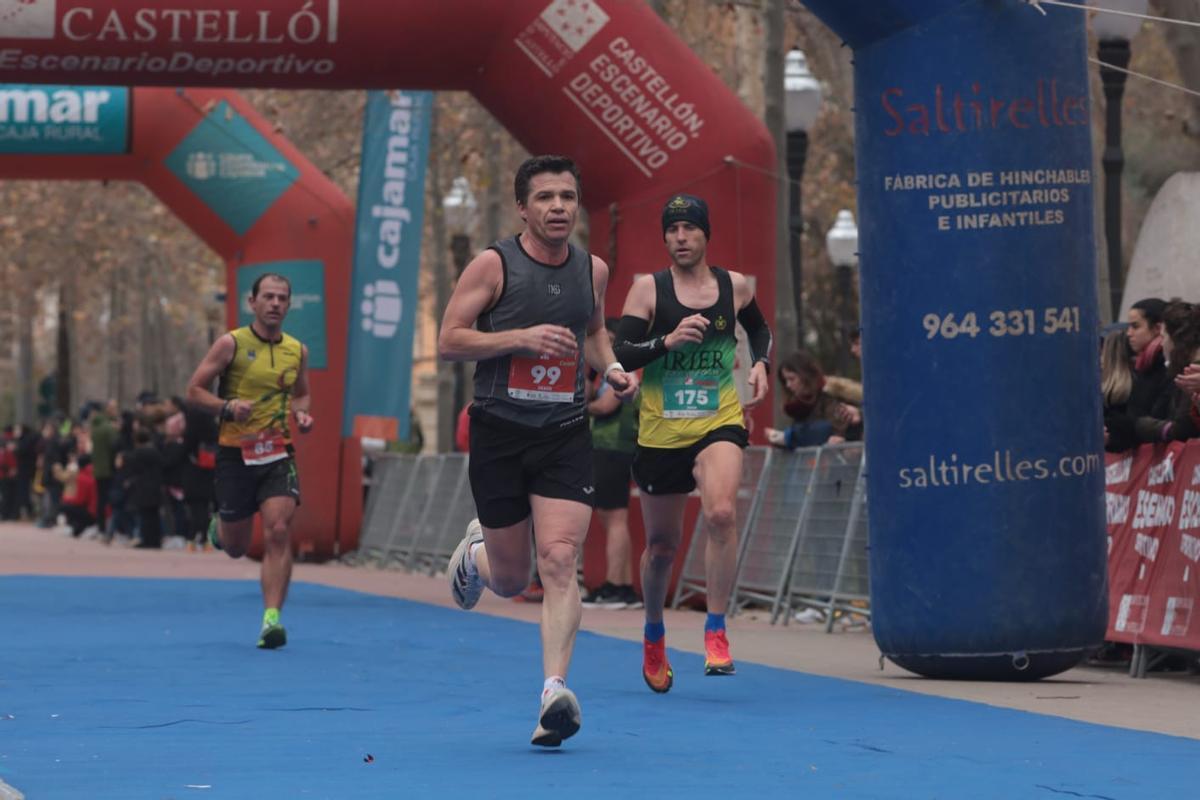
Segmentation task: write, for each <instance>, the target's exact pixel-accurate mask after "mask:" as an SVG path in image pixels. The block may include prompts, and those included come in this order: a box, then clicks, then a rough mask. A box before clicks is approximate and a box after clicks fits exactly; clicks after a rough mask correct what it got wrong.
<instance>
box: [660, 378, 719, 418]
mask: <svg viewBox="0 0 1200 800" xmlns="http://www.w3.org/2000/svg"><path fill="white" fill-rule="evenodd" d="M720 405H721V391H720V387H719V385H718V384H717V379H716V378H699V377H696V376H694V375H686V374H680V373H667V374H666V375H664V376H663V416H664V417H666V418H668V419H688V418H693V417H711V416H713V415H714V414H716V413H717V409H718V408H720Z"/></svg>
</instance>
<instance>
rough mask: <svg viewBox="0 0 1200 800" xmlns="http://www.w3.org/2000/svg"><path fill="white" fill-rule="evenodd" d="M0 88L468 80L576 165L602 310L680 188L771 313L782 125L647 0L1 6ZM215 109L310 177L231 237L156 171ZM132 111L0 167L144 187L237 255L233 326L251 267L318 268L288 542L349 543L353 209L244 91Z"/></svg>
mask: <svg viewBox="0 0 1200 800" xmlns="http://www.w3.org/2000/svg"><path fill="white" fill-rule="evenodd" d="M231 5H232V6H236V7H235V8H231ZM0 82H5V83H54V84H108V85H121V84H129V85H134V84H136V85H139V86H156V85H157V86H191V87H199V86H213V87H278V88H292V89H301V88H343V89H345V88H392V87H405V88H413V89H435V90H465V91H470V92H471V93H472V94H474V95H475V97H476V98H477V99H478V100H479V101H480V102H481V103H482V104H483V105H484V106H486V107H487V108H488V110H489V111H491V112H492V114H493V115H494V116H495V117H496V118H497V119H498V120H500V121H501V122H502V123H504V124H505V125H506V126H507V127H508V129H509V130H510V131H511V132H512V133H513V135H514V136H516V138H517V139H518V140H519V141H520V142H521V143H522V144H523V145H524V146H525V147H526V148H527V149H528V150H530V151H531V152H556V153H565V154H567V155H570V156H572V157H573V158H574V159H575V160H576V161H577V162H578V163H579V165H580V168H581V171H582V173H583V200H584V204H585V205H586V206H587V209H588V211H589V213H590V218H591V235H592V250H593V251H594V252H595V253H596V254H597V255H600V256H601V257H603V258H605V259H606V260H607V261H608V262H609V263H610V264H611V265H612V267H613V275H614V278H613V285H612V288H611V289H610V297H609V309H608V311H609V313H617V312H618V311H619V306H620V304H621V302H622V298H623V297H624V292H625V290H626V289H627V288H628V286H629V283H630V281H631V279H632V277H633V275H635V274H637V273H639V272H645V271H649V270H653V269H658V268H661V267H662V266H663V265H664V262H665V253H664V251H663V248H662V246H661V241H662V236H661V229H660V227H659V209H660V208H661V204H662V203H663V202H664V201H665V200H666V199H667V197H668V195H670V194H671V193H673V192H676V191H680V190H686V191H689V192H691V193H694V194H698V195H701V196H703V197H705V198H706V199H707V200H708V202H709V206H710V209H711V218H712V230H713V238H712V241H711V244H710V260H711V261H712V262H713V263H716V264H721V265H724V266H729V267H732V268H735V269H739V270H741V271H743V272H747V273H750V274H752V275H754V276H756V278H757V287H758V294H759V297H760V305H761V306H762V307H763V308H764V309H767V310H769V309H772V308H773V307H774V281H773V274H774V264H775V186H776V184H775V181H774V179H773V178H772V177H771V172H773V171H774V168H775V148H774V144H773V143H772V140H771V137H770V135H769V134H768V132H767V131H766V129H765V128H764V126H763V125H762V124H761V122H760V121H759V120H758V119H757V118H756V117H754V115H753V114H751V113H750V112H749V111H748V110H747V109H746V108H745V107H744V106H743V105H742V103H741V102H740V101H739V100H738V98H737V97H736V96H735V95H734V94H733V93H732V92H731V91H730V90H729V89H728V88H727V87H726V86H725V85H724V83H722V82H721V80H720V79H719V78H718V77H717V76H716V75H715V74H714V73H713V71H712V70H711V69H710V68H709V67H708V66H707V65H705V64H704V63H703V62H702V61H700V60H699V59H698V58H697V57H696V56H695V54H694V53H692V52H691V50H689V49H688V47H687V46H686V45H685V44H684V43H683V42H682V41H680V40H679V39H678V37H676V36H675V34H674V33H673V32H672V31H671V30H670V29H669V28H668V27H667V26H666V25H665V24H664V23H663V22H662V21H661V20H660V19H659V18H658V17H657V16H656V15H655V14H654V13H653V12H652V11H651V10H650V8H649V7H648V6H647V5H646V4H645V3H643V2H635V1H634V0H511V1H510V2H507V3H503V4H498V3H495V2H490V0H444V1H443V2H437V3H433V2H425V1H424V0H408V1H407V2H391V3H342V2H340V0H240V2H238V3H236V4H230V3H229V2H227V0H171V2H167V3H164V2H159V0H121V2H117V1H116V0H0ZM221 100H225V101H227V102H228V103H229V105H230V107H232V108H233V109H235V110H236V111H237V112H238V113H240V114H241V115H242V116H244V117H245V118H246V119H247V120H248V121H250V122H251V124H252V125H253V126H254V127H255V128H256V129H257V130H258V132H259V133H261V134H262V135H263V136H264V137H266V138H267V139H269V141H270V142H271V144H272V145H274V146H275V147H276V148H277V149H278V150H279V151H280V152H281V153H283V154H284V155H286V157H287V158H288V159H289V160H290V161H291V162H292V163H293V164H294V165H296V166H297V168H298V169H299V171H300V173H301V175H300V179H299V180H297V181H296V182H295V183H294V184H293V185H292V186H291V188H290V189H289V190H288V191H287V192H285V193H284V194H282V195H281V196H280V197H278V199H276V200H275V201H274V203H273V205H271V206H270V208H269V209H268V210H267V211H266V212H265V213H264V214H263V215H262V216H261V218H259V219H258V220H257V221H256V222H255V223H254V224H253V225H252V226H251V227H250V228H249V229H248V230H245V231H243V232H241V233H238V232H237V231H234V230H233V229H231V228H230V227H229V225H228V224H227V223H226V222H225V221H224V220H222V219H220V218H218V217H216V216H215V215H214V214H213V213H212V212H211V211H210V210H209V208H208V207H207V206H206V205H205V204H204V203H203V202H200V201H199V200H198V199H197V198H196V197H195V195H193V194H192V192H191V190H190V189H189V188H188V187H187V186H186V185H184V184H183V183H182V182H181V181H180V180H179V179H178V178H177V177H176V174H175V173H173V172H171V171H170V170H169V169H167V168H166V167H165V166H164V159H165V158H166V156H167V155H168V154H169V153H171V152H172V151H173V150H174V148H175V146H176V145H177V144H178V143H179V142H180V141H181V140H182V139H183V138H184V137H185V136H187V135H188V133H189V132H190V131H191V130H192V129H193V128H194V127H195V125H196V124H197V123H198V122H199V119H200V117H201V116H202V114H203V113H204V112H205V111H206V110H208V109H209V108H211V107H212V104H213V103H218V102H220V101H221ZM133 109H134V111H133V113H134V134H133V148H132V153H131V154H130V155H128V156H112V157H98V156H94V157H88V156H73V157H51V156H46V157H28V156H23V157H21V158H20V159H15V158H11V157H10V158H0V177H9V178H43V179H44V178H60V179H64V178H69V179H87V178H94V179H126V180H138V181H142V182H144V183H145V184H146V185H147V186H149V187H150V189H151V190H152V191H154V192H155V193H156V194H157V195H158V196H159V197H160V198H162V200H163V202H164V203H166V204H167V205H168V206H169V207H170V208H171V209H172V210H173V211H174V212H175V213H176V214H178V215H179V216H180V217H181V219H183V221H184V222H185V223H186V224H188V225H189V226H191V227H192V228H193V229H194V230H195V231H196V232H197V234H198V235H199V236H200V237H201V238H203V239H204V240H205V241H206V242H208V243H209V244H210V245H211V246H212V247H213V248H214V249H215V250H216V251H217V252H219V253H221V254H222V256H223V257H225V258H226V260H227V261H228V262H229V264H230V269H229V280H230V281H231V283H230V289H231V291H230V298H231V299H230V308H229V316H230V318H231V320H232V319H233V318H234V317H235V315H236V303H237V297H236V295H237V292H236V291H232V289H234V288H235V286H236V283H235V281H236V267H237V266H238V265H239V264H242V263H261V262H264V261H273V260H281V259H290V258H304V259H318V258H319V259H321V260H323V261H324V264H325V269H324V283H325V301H326V304H327V309H326V325H327V340H328V363H327V366H326V368H325V369H323V370H314V373H313V385H314V392H315V398H314V400H315V402H314V410H315V413H316V414H317V415H318V416H319V418H320V419H322V420H325V421H326V422H325V423H324V424H322V425H321V426H320V432H319V433H315V434H314V436H313V437H310V438H309V440H308V441H307V442H305V443H304V445H303V446H302V449H301V451H300V458H301V462H302V466H301V469H302V475H303V477H304V481H305V485H306V489H307V493H306V496H307V497H310V498H314V499H315V498H318V497H319V498H321V501H322V502H319V503H318V502H310V503H306V504H305V505H304V506H303V507H302V509H301V519H300V520H299V523H298V529H297V535H298V540H299V541H300V542H302V547H306V548H308V549H310V550H312V551H313V552H314V554H315V555H316V556H318V557H322V556H328V555H332V554H334V553H336V552H339V551H344V550H346V549H349V548H352V547H354V546H355V544H356V542H357V533H358V523H359V513H360V512H359V510H358V507H359V504H358V502H357V498H358V496H359V492H360V487H359V486H358V485H357V484H358V460H357V451H356V449H355V446H354V444H353V443H352V442H341V441H339V439H338V438H337V429H338V424H337V423H338V422H339V421H340V417H341V406H342V400H341V392H342V386H343V380H344V375H343V370H344V360H345V344H346V341H345V339H346V333H345V332H346V321H347V317H348V311H349V302H350V298H349V297H348V294H347V292H348V286H349V277H350V275H349V268H348V267H349V263H350V255H351V247H352V231H351V228H352V224H353V212H352V209H351V208H350V205H349V204H348V202H347V200H346V199H345V198H344V197H343V196H342V195H341V193H340V192H338V191H337V190H336V188H335V187H333V186H332V185H330V184H329V182H328V181H326V180H325V179H324V178H323V177H322V176H321V175H320V173H318V172H317V171H316V170H314V169H313V168H312V167H311V166H310V165H308V164H307V162H306V161H305V160H304V159H303V157H302V156H301V155H300V154H299V153H297V152H295V149H294V148H292V147H291V146H290V145H288V144H287V142H286V141H284V140H282V138H281V137H279V136H277V135H274V134H273V133H272V132H271V131H270V130H269V128H267V127H266V126H265V125H264V124H263V123H262V121H261V120H259V119H258V118H257V117H256V116H255V115H254V113H253V111H252V110H251V109H250V108H248V107H246V104H245V103H244V102H242V101H240V100H239V99H238V98H237V97H236V95H233V94H231V93H229V92H226V91H214V90H203V89H195V88H192V89H187V90H181V91H180V92H176V91H175V90H170V89H158V90H156V89H138V90H137V91H136V92H135V95H134V100H133ZM345 122H346V124H347V125H358V124H359V121H358V120H346V121H345ZM758 413H759V415H760V416H759V418H758V420H757V421H758V422H759V423H760V424H765V423H766V422H767V421H768V417H767V416H766V415H767V414H768V413H769V412H767V411H765V410H762V411H760V412H758ZM334 487H337V488H336V489H335V488H334ZM335 497H336V498H337V502H331V501H332V500H333V499H334V498H335Z"/></svg>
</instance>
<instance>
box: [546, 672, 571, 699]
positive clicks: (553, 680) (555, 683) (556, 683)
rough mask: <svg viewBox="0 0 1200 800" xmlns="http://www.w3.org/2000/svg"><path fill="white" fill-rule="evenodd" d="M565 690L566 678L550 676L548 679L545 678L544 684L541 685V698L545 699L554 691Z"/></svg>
mask: <svg viewBox="0 0 1200 800" xmlns="http://www.w3.org/2000/svg"><path fill="white" fill-rule="evenodd" d="M565 688H567V680H566V678H564V677H563V676H561V675H551V676H550V677H549V678H546V680H545V682H544V683H543V684H542V697H545V696H546V695H548V694H549V693H550V692H553V691H554V690H555V689H565Z"/></svg>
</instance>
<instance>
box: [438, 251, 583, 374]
mask: <svg viewBox="0 0 1200 800" xmlns="http://www.w3.org/2000/svg"><path fill="white" fill-rule="evenodd" d="M503 284H504V267H503V264H502V262H501V260H500V254H499V253H497V252H496V251H495V250H484V251H483V252H482V253H480V254H479V255H477V256H475V258H473V259H472V260H471V263H470V264H467V268H466V269H464V270H463V274H462V276H461V277H460V278H459V279H458V285H457V286H455V287H454V293H453V294H452V295H451V296H450V302H449V303H448V304H447V305H446V311H445V313H444V314H443V315H442V329H441V332H440V333H439V334H438V355H439V356H440V357H441V358H442V359H444V360H446V361H480V360H482V359H487V358H495V357H497V356H502V355H507V354H509V353H517V352H523V353H527V354H529V355H539V354H546V355H550V356H553V357H556V358H567V357H569V356H571V355H574V353H575V336H574V334H572V333H571V331H570V329H568V328H565V327H563V326H562V325H534V326H533V327H531V328H518V329H516V330H510V331H494V332H490V333H485V332H484V331H478V330H475V323H476V321H477V320H478V319H479V317H480V316H481V315H482V314H483V313H484V312H485V311H487V309H488V308H490V307H491V306H492V305H494V304H495V303H496V301H497V300H499V299H500V293H501V290H502V289H503Z"/></svg>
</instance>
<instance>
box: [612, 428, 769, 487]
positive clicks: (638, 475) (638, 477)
mask: <svg viewBox="0 0 1200 800" xmlns="http://www.w3.org/2000/svg"><path fill="white" fill-rule="evenodd" d="M713 442H733V443H734V444H736V445H737V446H738V447H741V448H745V447H746V446H747V445H748V444H750V434H749V433H747V432H746V429H745V428H743V427H742V426H741V425H722V426H721V427H719V428H714V429H713V430H711V431H709V432H708V433H706V434H705V435H704V438H703V439H701V440H700V441H698V442H696V443H695V444H692V445H688V446H687V447H677V448H676V447H642V446H641V445H638V448H637V452H636V453H634V455H633V479H634V481H636V482H637V485H638V488H639V489H641V490H642V491H643V492H645V493H646V494H650V495H655V494H687V493H688V492H690V491H692V489H695V488H696V478H695V476H694V475H693V474H692V468H693V467H695V465H696V456H698V455H700V451H701V450H703V449H704V448H706V447H708V446H709V445H710V444H712V443H713Z"/></svg>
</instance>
